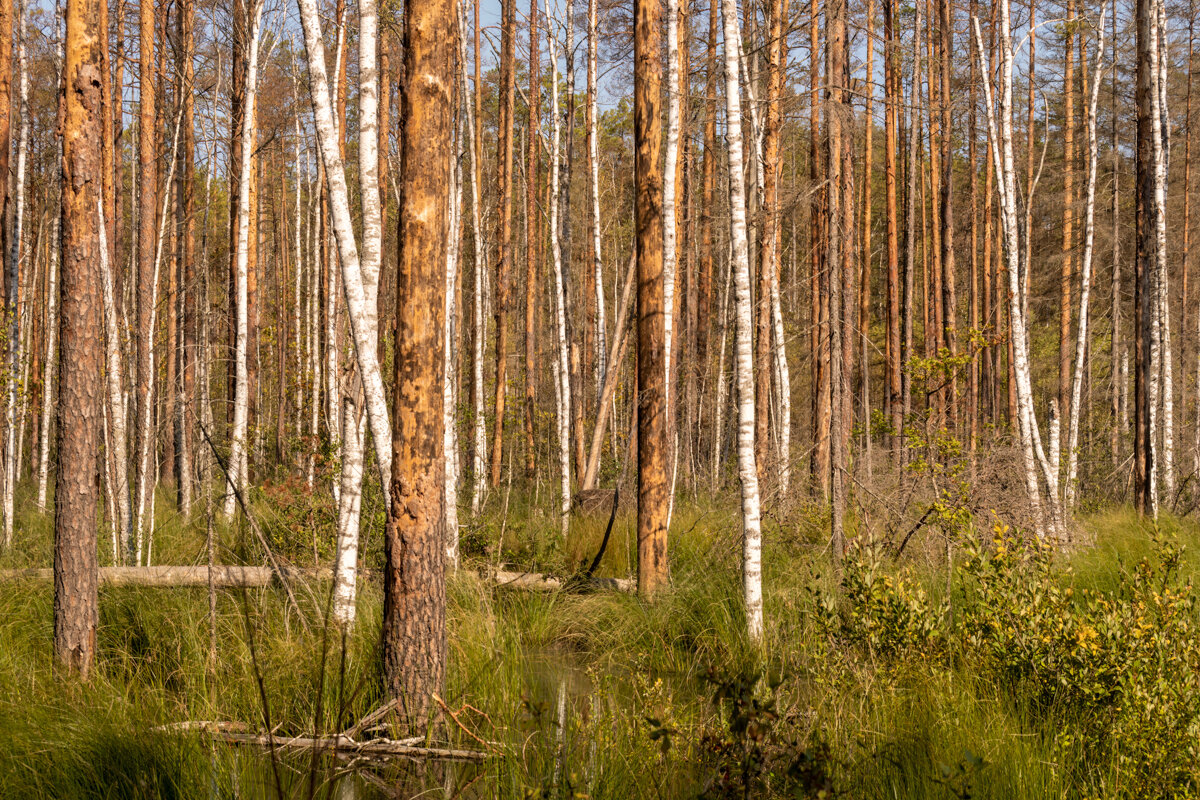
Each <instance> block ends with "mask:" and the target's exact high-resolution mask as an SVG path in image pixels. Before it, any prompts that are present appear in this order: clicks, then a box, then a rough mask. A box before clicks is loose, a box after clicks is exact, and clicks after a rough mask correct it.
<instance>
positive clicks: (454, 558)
mask: <svg viewBox="0 0 1200 800" xmlns="http://www.w3.org/2000/svg"><path fill="white" fill-rule="evenodd" d="M458 29H459V36H460V39H461V34H462V17H461V14H460V16H459V26H458ZM462 105H463V106H468V105H470V103H469V102H463V103H462ZM456 132H457V134H458V142H457V144H456V146H455V149H454V151H453V153H454V155H453V164H452V166H451V172H452V175H453V177H452V183H451V187H450V197H449V202H448V203H447V204H446V231H447V234H448V236H447V242H446V308H445V315H444V317H445V319H444V321H443V326H444V327H443V336H444V343H443V351H444V353H443V354H444V359H445V369H444V370H443V373H442V445H443V448H444V450H445V459H444V461H445V484H444V495H445V496H444V498H443V501H444V502H443V504H442V511H443V514H444V515H445V518H444V522H445V525H446V563H447V565H448V566H449V567H450V568H451V569H455V570H457V569H458V534H459V531H458V457H457V454H458V420H457V416H456V414H455V409H456V408H457V400H456V398H455V391H454V389H455V377H456V373H455V369H454V364H455V360H454V353H455V349H456V348H455V342H454V336H455V334H456V333H457V331H456V330H455V325H454V309H455V303H456V298H455V289H456V288H457V285H458V257H459V252H460V250H461V247H462V224H461V221H462V195H463V175H462V152H461V149H460V148H461V147H462V146H463V145H464V141H463V138H462V135H461V134H462V120H461V119H459V121H458V124H457V125H456Z"/></svg>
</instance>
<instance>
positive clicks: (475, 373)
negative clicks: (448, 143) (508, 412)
mask: <svg viewBox="0 0 1200 800" xmlns="http://www.w3.org/2000/svg"><path fill="white" fill-rule="evenodd" d="M474 7H475V84H474V93H473V99H474V106H472V104H471V103H469V102H468V103H465V104H464V111H465V112H466V121H467V135H468V136H469V137H470V139H471V243H472V245H473V248H474V249H473V251H472V252H473V256H474V258H473V260H474V267H475V272H474V284H473V287H472V293H471V294H472V297H471V317H472V330H473V331H474V333H473V335H472V337H471V346H472V348H473V349H472V353H471V398H472V418H473V420H474V435H473V436H472V447H471V451H472V454H473V456H474V461H473V464H472V470H471V515H472V516H475V517H478V516H479V511H480V506H481V504H482V503H483V493H484V491H485V489H486V486H487V484H486V480H487V420H486V419H485V418H484V401H483V349H484V348H483V341H484V338H485V337H486V336H487V326H486V325H485V324H484V321H483V320H484V314H483V283H484V276H485V275H486V274H487V246H486V245H485V244H484V240H483V216H482V211H481V209H480V207H481V206H482V204H483V198H482V194H483V186H482V184H483V135H482V133H481V132H480V129H479V127H478V126H479V125H482V122H481V121H480V120H479V117H478V111H479V108H480V103H481V100H480V94H481V91H482V90H481V89H480V80H481V78H480V74H479V73H480V64H479V2H478V0H476V2H475V3H474ZM461 63H462V81H463V85H464V87H465V85H466V82H467V67H466V64H467V56H466V46H465V44H464V47H463V54H462V62H461Z"/></svg>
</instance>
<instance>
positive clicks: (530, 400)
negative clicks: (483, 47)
mask: <svg viewBox="0 0 1200 800" xmlns="http://www.w3.org/2000/svg"><path fill="white" fill-rule="evenodd" d="M540 13H541V12H540V11H539V9H538V0H530V3H529V95H528V97H527V98H526V100H527V103H528V110H529V124H528V128H527V130H526V138H525V142H526V162H525V403H524V411H525V477H526V478H528V479H529V480H530V481H533V480H534V478H535V476H536V471H537V452H536V447H537V445H536V443H535V435H534V416H535V412H536V404H537V380H536V373H537V312H538V292H537V274H538V253H539V251H540V250H541V246H540V244H541V229H542V225H541V214H540V213H539V211H538V202H537V201H538V186H539V180H538V178H539V173H540V172H541V170H540V163H541V162H540V161H539V159H538V149H539V148H540V147H541V144H542V142H541V134H540V133H539V132H538V126H539V122H540V120H541V116H542V85H541V80H542V78H541V64H542V51H541V45H540V44H539V42H538V16H539V15H540Z"/></svg>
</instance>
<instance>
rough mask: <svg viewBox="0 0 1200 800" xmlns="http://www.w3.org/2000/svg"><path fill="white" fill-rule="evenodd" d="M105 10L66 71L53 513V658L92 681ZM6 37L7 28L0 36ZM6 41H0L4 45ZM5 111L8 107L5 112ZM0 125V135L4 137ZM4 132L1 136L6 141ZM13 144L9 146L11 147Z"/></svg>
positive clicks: (75, 39) (86, 20) (73, 31)
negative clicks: (101, 32)
mask: <svg viewBox="0 0 1200 800" xmlns="http://www.w3.org/2000/svg"><path fill="white" fill-rule="evenodd" d="M98 15H99V3H98V2H97V0H77V1H76V2H72V3H70V4H69V5H68V6H67V34H66V62H65V66H64V69H63V80H62V89H61V91H62V100H61V102H62V103H63V104H64V105H65V111H64V115H63V125H62V131H63V151H62V184H61V186H62V193H61V196H62V202H61V211H62V248H63V259H62V268H63V269H62V281H61V283H60V286H59V302H60V304H61V308H62V313H61V316H60V317H59V338H60V340H61V342H62V349H61V355H60V358H59V399H58V448H57V449H58V472H57V477H56V481H55V508H54V654H55V657H56V658H57V660H58V661H59V663H61V664H62V665H63V666H64V667H66V669H67V670H69V671H71V672H74V673H76V674H78V675H80V676H81V677H83V678H87V677H88V675H89V673H90V671H91V667H92V662H93V659H94V657H95V651H96V626H97V622H98V619H99V599H98V594H97V592H98V584H99V577H98V567H99V565H98V563H97V558H96V532H97V530H96V529H97V526H96V504H97V500H98V498H97V496H96V456H97V453H98V451H99V445H100V441H99V435H100V418H101V410H100V409H101V405H100V391H101V390H100V385H101V384H100V337H99V335H98V334H99V330H100V303H99V302H97V295H98V294H99V293H100V290H101V286H100V283H101V281H100V274H99V266H100V257H99V256H100V254H99V251H98V247H99V236H98V226H99V225H100V224H101V217H102V214H101V208H102V206H101V204H102V202H103V200H102V197H101V194H102V182H103V180H102V177H101V170H102V164H101V154H100V137H101V136H103V135H104V132H103V131H102V130H101V121H100V82H101V81H102V80H104V79H105V76H102V75H101V73H100V47H101V42H100V40H99V34H98V28H99V23H98V19H97V18H98ZM3 31H4V26H3V22H2V20H0V32H3ZM2 38H4V37H2V36H0V39H2ZM0 105H5V106H6V105H7V104H6V103H0ZM3 127H4V126H3V125H0V128H3ZM0 132H2V131H0ZM5 138H6V137H5Z"/></svg>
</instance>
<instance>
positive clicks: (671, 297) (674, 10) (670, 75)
mask: <svg viewBox="0 0 1200 800" xmlns="http://www.w3.org/2000/svg"><path fill="white" fill-rule="evenodd" d="M666 14H667V52H666V58H667V152H666V156H665V157H664V160H663V204H662V211H663V308H664V309H666V313H664V314H663V332H664V336H663V342H664V348H665V349H664V353H665V356H664V358H663V363H664V366H665V369H666V371H667V384H666V385H667V408H668V409H670V408H671V404H672V403H673V402H674V399H673V395H674V391H673V390H672V385H671V384H672V381H671V352H672V347H671V337H672V334H673V333H674V329H675V266H676V264H677V263H678V261H679V259H678V253H677V252H676V241H677V239H678V236H677V233H678V231H677V230H676V228H677V226H676V217H677V214H676V212H675V182H676V175H677V173H678V168H679V126H680V124H679V114H680V111H679V107H680V102H679V0H667V9H666ZM667 417H668V419H671V418H672V417H673V415H672V414H671V413H670V412H668V414H667ZM667 435H668V436H673V432H668V434H667ZM672 449H674V448H672ZM672 489H674V480H672ZM672 494H674V492H672ZM669 519H670V517H668V520H669Z"/></svg>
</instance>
